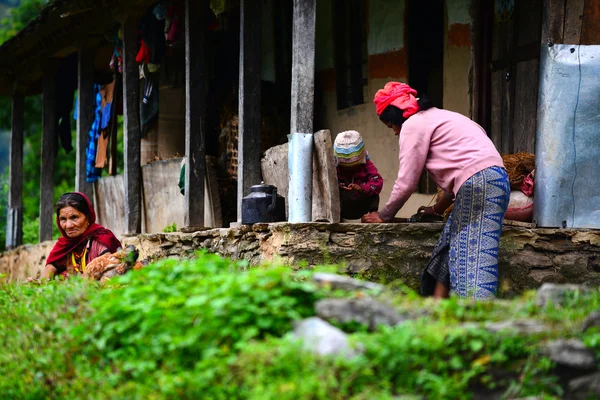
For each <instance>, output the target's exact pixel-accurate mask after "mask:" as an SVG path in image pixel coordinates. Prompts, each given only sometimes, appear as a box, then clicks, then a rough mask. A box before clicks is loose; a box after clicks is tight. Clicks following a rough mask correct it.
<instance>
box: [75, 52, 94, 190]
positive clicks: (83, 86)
mask: <svg viewBox="0 0 600 400" xmlns="http://www.w3.org/2000/svg"><path fill="white" fill-rule="evenodd" d="M94 56H95V54H94V51H93V49H91V48H89V47H82V48H81V49H80V50H79V57H78V63H79V65H78V76H77V90H78V91H79V101H78V103H77V139H76V142H77V144H76V149H77V150H76V156H75V160H76V161H75V190H76V191H78V192H82V193H84V194H85V195H86V196H87V197H88V198H90V199H91V198H92V191H93V186H92V184H91V183H89V182H87V180H86V158H87V155H86V153H87V145H88V137H89V132H90V129H91V127H92V123H93V122H94V118H95V115H94V109H95V104H96V99H95V98H94Z"/></svg>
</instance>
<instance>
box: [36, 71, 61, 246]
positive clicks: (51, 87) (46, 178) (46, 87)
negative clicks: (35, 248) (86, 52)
mask: <svg viewBox="0 0 600 400" xmlns="http://www.w3.org/2000/svg"><path fill="white" fill-rule="evenodd" d="M42 87H43V100H42V160H41V173H40V226H39V241H40V242H43V241H46V240H50V239H52V224H53V223H54V212H53V211H54V164H55V160H56V151H57V145H58V137H57V130H56V62H55V61H54V60H48V61H47V64H46V65H45V72H44V78H43V82H42Z"/></svg>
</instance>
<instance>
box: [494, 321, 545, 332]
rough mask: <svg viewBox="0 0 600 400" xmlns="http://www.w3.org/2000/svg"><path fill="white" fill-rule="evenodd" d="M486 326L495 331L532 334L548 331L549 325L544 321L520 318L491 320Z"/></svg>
mask: <svg viewBox="0 0 600 400" xmlns="http://www.w3.org/2000/svg"><path fill="white" fill-rule="evenodd" d="M485 328H486V329H487V330H488V331H490V332H494V333H498V332H502V331H512V332H515V333H518V334H525V335H531V334H536V333H542V332H547V331H548V329H549V328H548V327H547V326H546V325H544V324H543V323H541V322H539V321H536V320H533V319H526V320H519V321H501V322H491V323H487V324H486V325H485Z"/></svg>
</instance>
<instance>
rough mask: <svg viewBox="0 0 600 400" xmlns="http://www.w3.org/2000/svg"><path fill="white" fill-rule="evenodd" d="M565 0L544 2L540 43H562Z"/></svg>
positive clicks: (547, 0)
mask: <svg viewBox="0 0 600 400" xmlns="http://www.w3.org/2000/svg"><path fill="white" fill-rule="evenodd" d="M566 1H567V0H544V4H543V7H544V9H543V11H542V43H544V44H550V43H564V33H565V6H566Z"/></svg>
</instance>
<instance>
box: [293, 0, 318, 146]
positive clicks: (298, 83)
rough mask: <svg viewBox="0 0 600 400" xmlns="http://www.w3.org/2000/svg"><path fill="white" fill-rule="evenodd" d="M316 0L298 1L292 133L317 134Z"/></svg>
mask: <svg viewBox="0 0 600 400" xmlns="http://www.w3.org/2000/svg"><path fill="white" fill-rule="evenodd" d="M316 10H317V1H316V0H294V26H293V33H292V111H291V120H290V132H291V133H311V134H312V133H313V115H314V97H315V27H316Z"/></svg>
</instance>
